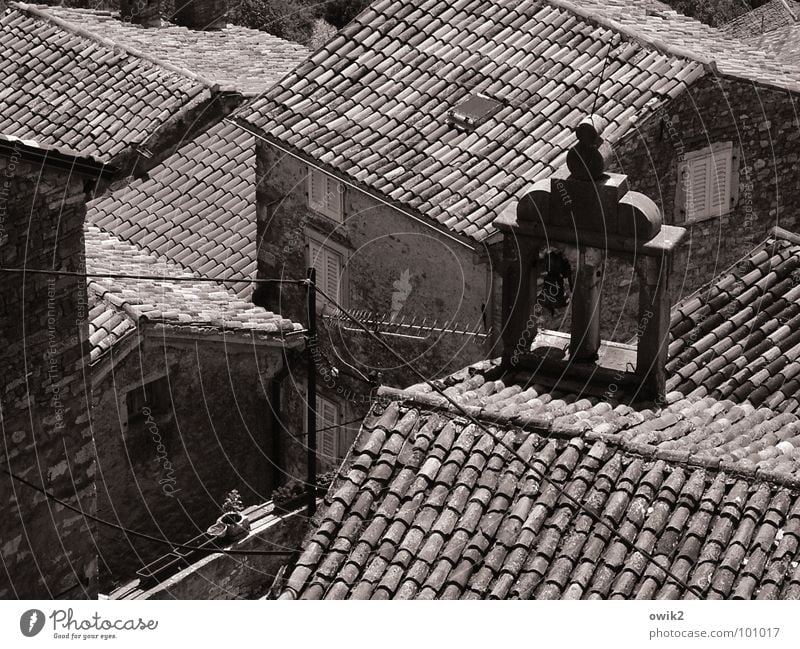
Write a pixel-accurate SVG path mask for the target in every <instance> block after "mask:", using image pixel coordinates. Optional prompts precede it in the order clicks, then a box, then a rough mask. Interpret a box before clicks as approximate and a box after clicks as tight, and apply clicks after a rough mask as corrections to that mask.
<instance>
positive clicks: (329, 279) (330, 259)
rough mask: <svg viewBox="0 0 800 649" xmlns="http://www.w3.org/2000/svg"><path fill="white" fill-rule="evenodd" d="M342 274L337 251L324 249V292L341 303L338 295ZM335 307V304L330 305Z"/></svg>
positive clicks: (340, 261) (340, 260) (340, 259)
mask: <svg viewBox="0 0 800 649" xmlns="http://www.w3.org/2000/svg"><path fill="white" fill-rule="evenodd" d="M341 275H342V257H341V255H340V254H339V253H337V252H334V251H333V250H330V249H327V250H326V251H325V285H324V286H325V292H326V293H327V294H328V295H330V296H331V297H332V298H333V299H334V300H336V301H337V302H340V303H341V301H342V300H341V297H340V295H339V278H340V277H341ZM331 307H332V308H334V309H335V308H336V307H335V305H331Z"/></svg>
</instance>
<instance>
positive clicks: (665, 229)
mask: <svg viewBox="0 0 800 649" xmlns="http://www.w3.org/2000/svg"><path fill="white" fill-rule="evenodd" d="M605 128H606V122H605V120H603V119H602V118H600V117H598V116H595V115H592V116H588V117H587V118H585V119H584V120H583V121H582V122H581V123H580V124H579V125H578V126H577V128H576V129H575V134H576V136H577V140H578V141H577V143H576V144H575V146H573V148H572V149H571V150H570V151H569V152H568V153H567V170H568V173H567V171H562V172H560V173H559V172H557V173H556V174H555V175H554V176H553V177H551V178H548V179H545V180H541V181H539V182H537V183H535V184H534V185H533V187H532V188H531V190H530V191H529V192H528V193H527V194H526V195H525V196H523V197H522V199H521V200H520V201H519V204H518V206H517V213H516V219H514V217H513V216H511V217H510V218H508V217H500V218H498V219H497V220H496V221H495V225H496V226H497V228H498V230H500V231H501V232H502V233H503V260H502V272H503V305H502V318H503V332H502V335H503V363H502V366H501V367H502V368H503V369H504V371H508V370H510V369H512V368H513V367H515V366H517V365H525V366H526V367H528V366H529V367H531V368H532V369H534V370H535V371H536V372H537V375H538V374H542V373H543V374H546V375H547V376H549V377H551V379H552V380H551V381H550V382H551V383H552V384H553V385H555V384H557V383H559V382H560V381H568V382H571V383H572V385H573V386H574V385H575V383H576V381H577V382H579V384H580V385H583V386H586V387H587V390H586V391H587V392H589V393H603V392H605V393H607V394H608V393H609V386H613V392H614V393H617V391H618V390H621V391H622V392H623V393H625V392H627V391H630V392H631V393H635V395H636V396H637V397H640V398H642V397H647V398H656V399H657V398H663V397H664V392H665V389H666V370H665V367H666V361H667V345H668V335H669V316H670V307H671V305H670V303H669V286H668V281H669V275H670V265H671V260H672V256H673V253H674V251H675V249H676V248H677V246H678V244H679V243H680V241H681V239H682V238H683V236H684V235H685V233H686V231H685V229H684V228H679V227H674V226H666V225H662V223H661V213H660V211H659V209H658V207H657V206H656V204H655V203H654V202H653V201H652V200H650V199H649V198H647V197H646V196H644V195H643V194H640V193H638V192H632V191H629V189H628V177H627V176H626V175H623V174H613V173H606V171H605V168H606V164H607V162H608V161H609V159H610V157H611V149H610V147H609V146H608V144H607V143H605V142H604V141H603V137H602V133H603V130H604V129H605ZM553 246H556V247H558V246H563V247H566V248H570V249H574V250H576V251H577V259H578V268H577V273H576V278H575V284H574V288H573V293H572V304H571V308H572V318H571V320H572V322H571V330H570V332H569V334H570V336H569V345H568V347H566V346H564V348H563V349H561V348H558V347H557V346H556V347H555V348H554V347H553V345H544V344H543V345H542V346H541V347H539V344H538V343H537V330H536V312H535V305H536V297H537V291H536V288H537V277H538V269H537V263H538V259H539V252H540V251H541V250H545V249H547V248H549V247H553ZM607 256H611V257H616V258H619V259H622V260H623V261H625V262H627V263H630V264H631V265H633V267H634V268H635V270H636V273H637V276H638V279H639V315H638V322H637V326H636V331H637V335H638V345H637V347H636V349H635V351H634V350H632V349H630V350H629V352H630V356H631V362H630V363H628V362H623V363H622V364H621V366H620V363H619V354H618V352H617V351H615V352H614V354H604V352H603V345H602V343H601V340H600V316H601V311H602V305H603V302H602V300H601V295H600V287H601V284H602V282H601V280H602V268H603V266H604V264H605V259H606V257H607ZM618 348H619V346H616V347H615V349H618ZM612 356H613V358H612ZM634 359H635V367H633V365H634V363H633V362H632V361H633V360H634ZM545 382H546V381H545ZM616 396H617V397H619V396H620V394H616Z"/></svg>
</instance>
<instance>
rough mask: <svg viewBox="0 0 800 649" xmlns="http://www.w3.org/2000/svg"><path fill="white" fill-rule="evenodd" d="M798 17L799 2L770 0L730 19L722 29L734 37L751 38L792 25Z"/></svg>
mask: <svg viewBox="0 0 800 649" xmlns="http://www.w3.org/2000/svg"><path fill="white" fill-rule="evenodd" d="M798 18H800V3H798V2H794V0H770V1H769V2H767V3H766V4H763V5H761V6H760V7H758V8H756V9H753V10H752V11H748V12H747V13H744V14H742V15H741V16H739V17H738V18H735V19H734V20H732V21H730V22H729V23H727V24H726V25H724V26H723V28H722V29H723V30H724V31H725V32H726V33H728V34H730V35H731V36H735V37H736V38H751V37H753V36H756V35H758V34H765V33H767V32H771V31H772V30H774V29H779V28H781V27H788V26H789V25H794V24H796V23H797V21H798Z"/></svg>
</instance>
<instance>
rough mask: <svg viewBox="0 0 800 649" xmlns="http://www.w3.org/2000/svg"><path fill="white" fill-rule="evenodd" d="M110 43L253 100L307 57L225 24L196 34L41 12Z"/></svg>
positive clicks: (114, 16) (294, 47)
mask: <svg viewBox="0 0 800 649" xmlns="http://www.w3.org/2000/svg"><path fill="white" fill-rule="evenodd" d="M41 8H42V9H43V10H46V11H47V12H48V13H50V14H52V15H54V16H57V17H58V18H61V19H63V20H66V21H68V22H71V23H73V24H75V25H80V26H81V27H84V28H85V29H87V30H89V31H91V32H92V33H94V34H98V35H100V36H102V37H104V38H108V39H110V40H112V41H114V42H115V43H119V44H120V45H125V46H128V47H132V48H134V49H137V50H141V51H143V52H148V53H149V54H151V55H152V56H155V57H157V58H159V59H161V60H163V61H168V62H169V63H171V64H173V65H176V66H178V67H181V68H186V69H187V70H191V71H193V72H195V73H197V74H199V75H201V76H203V77H205V78H207V79H210V80H212V81H214V82H216V83H218V84H219V85H220V86H221V87H222V88H227V89H234V90H238V91H239V92H242V93H243V94H248V95H256V94H258V93H260V92H263V91H264V89H265V88H269V87H270V86H271V85H272V84H274V83H275V82H276V81H278V80H279V79H280V78H281V77H283V76H284V75H285V74H286V73H288V72H289V71H290V70H292V69H293V68H294V67H295V66H297V65H298V64H299V63H301V62H302V61H303V60H304V59H306V58H307V57H308V54H309V51H308V49H307V48H305V47H303V46H302V45H299V44H297V43H292V42H291V41H287V40H284V39H282V38H278V37H277V36H273V35H272V34H269V33H267V32H262V31H259V30H256V29H247V28H246V27H239V26H236V25H228V26H227V27H225V29H221V30H214V31H201V30H194V29H187V28H186V27H180V26H177V25H172V24H170V23H165V24H164V25H163V26H162V27H141V26H139V25H135V24H132V23H129V22H123V21H121V20H119V14H118V12H110V11H102V10H94V9H73V8H68V7H45V6H43V7H41Z"/></svg>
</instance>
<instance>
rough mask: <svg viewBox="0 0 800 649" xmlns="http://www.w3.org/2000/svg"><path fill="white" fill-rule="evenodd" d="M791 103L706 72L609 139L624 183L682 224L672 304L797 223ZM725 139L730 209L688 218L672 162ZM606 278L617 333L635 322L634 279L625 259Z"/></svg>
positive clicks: (799, 168)
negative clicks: (730, 152) (775, 231)
mask: <svg viewBox="0 0 800 649" xmlns="http://www.w3.org/2000/svg"><path fill="white" fill-rule="evenodd" d="M796 111H797V106H796V98H795V97H794V96H793V95H792V94H790V93H788V92H786V91H782V90H775V89H771V88H768V87H762V86H758V85H756V84H752V83H745V82H742V81H736V80H730V79H722V78H716V77H713V76H707V77H705V78H704V79H702V80H701V81H699V82H697V83H695V84H693V85H692V86H691V87H690V88H688V89H687V90H686V92H684V93H683V94H682V95H680V96H679V97H678V98H677V99H675V100H673V101H672V102H670V103H669V104H667V105H666V106H664V107H662V108H661V109H658V110H656V112H655V113H654V114H653V115H652V116H650V117H649V118H648V119H646V120H644V121H643V122H642V123H641V124H639V125H638V128H637V129H636V130H635V131H634V132H632V133H631V134H630V135H629V136H628V137H626V138H625V139H624V140H623V141H622V142H620V143H619V144H617V145H616V146H615V147H614V154H615V157H616V160H617V163H616V165H615V167H616V168H615V169H614V171H618V172H620V173H626V174H628V177H629V181H630V183H631V188H632V189H634V190H636V191H639V192H642V193H644V194H646V195H647V196H649V197H650V198H652V199H653V200H654V201H655V202H656V203H657V204H658V206H659V207H660V208H661V210H662V214H663V216H664V222H665V223H667V224H671V225H680V226H683V227H686V228H687V230H688V234H687V237H686V239H685V242H684V243H683V244H682V246H681V247H680V249H679V250H678V252H677V254H676V259H675V262H674V264H673V270H672V277H671V294H672V295H671V299H672V302H673V303H675V302H676V301H677V300H679V299H680V298H682V297H685V296H687V295H689V294H690V293H692V292H693V291H695V290H697V289H698V288H700V287H701V286H702V285H703V284H705V283H706V282H708V281H710V280H711V279H712V278H713V277H715V276H716V275H717V274H719V273H721V272H723V271H724V270H725V269H726V268H728V267H730V266H731V265H732V264H734V263H736V262H737V261H738V260H739V259H741V258H742V257H743V256H744V255H746V254H747V253H748V252H749V251H750V250H752V249H753V248H754V247H755V246H756V245H758V243H760V242H761V241H762V240H763V239H764V238H765V237H766V236H767V234H768V232H769V230H770V228H772V227H774V226H781V227H784V228H786V229H788V230H797V229H798V227H800V212H798V211H797V210H796V206H795V205H794V204H793V202H792V201H793V198H794V197H795V196H797V195H798V193H800V165H798V159H799V158H800V155H798V151H797V145H798V140H800V128H799V127H798V122H797V117H796ZM725 142H731V143H732V145H733V149H734V169H733V173H732V175H733V188H734V193H735V194H737V196H736V200H735V203H734V205H733V208H732V209H731V210H730V212H728V213H727V214H724V215H723V216H721V217H716V218H710V219H706V220H703V221H699V222H695V223H687V222H686V218H685V215H684V214H683V213H682V211H681V209H680V200H679V202H678V205H677V206H676V197H677V196H679V195H680V192H681V189H680V188H679V180H678V164H679V162H680V161H682V160H683V159H685V157H686V156H687V155H688V154H690V153H691V152H692V151H697V150H700V149H704V148H706V147H709V146H711V145H714V144H719V143H725ZM737 186H738V189H737ZM608 276H609V283H610V286H609V288H610V292H609V295H613V296H615V297H614V298H612V299H610V300H609V302H610V304H609V306H610V307H611V309H612V313H611V314H609V319H608V321H607V324H606V327H613V324H615V323H617V322H619V323H620V324H621V325H624V327H621V328H620V329H619V331H618V334H622V335H618V336H617V339H622V338H624V337H625V336H626V335H629V334H630V332H631V331H632V329H631V326H632V327H633V329H635V324H636V323H635V322H634V319H635V316H634V315H633V314H635V312H636V309H637V308H638V303H637V300H638V289H637V283H636V280H635V277H634V274H633V273H632V272H631V270H630V269H628V268H624V267H622V268H619V267H611V268H610V272H609V275H608ZM620 314H624V317H622V318H620V317H619V315H620ZM607 332H608V329H607Z"/></svg>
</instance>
